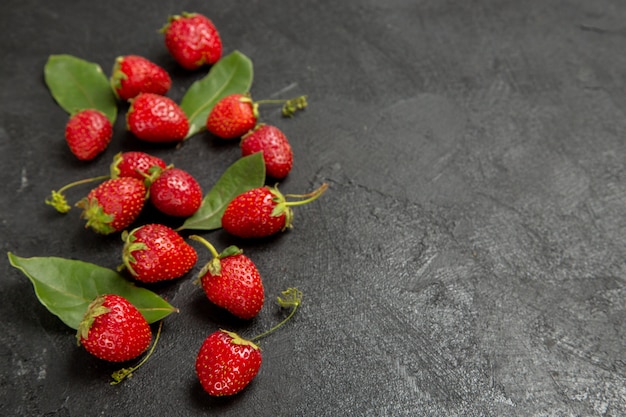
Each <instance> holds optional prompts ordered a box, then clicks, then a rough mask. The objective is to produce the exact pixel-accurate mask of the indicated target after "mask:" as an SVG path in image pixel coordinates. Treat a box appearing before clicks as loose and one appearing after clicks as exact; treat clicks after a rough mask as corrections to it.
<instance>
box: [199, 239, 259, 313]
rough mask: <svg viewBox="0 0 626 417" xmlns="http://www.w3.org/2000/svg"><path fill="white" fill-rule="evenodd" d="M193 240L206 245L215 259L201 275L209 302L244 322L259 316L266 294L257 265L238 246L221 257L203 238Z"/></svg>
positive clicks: (226, 250) (201, 281) (229, 248)
mask: <svg viewBox="0 0 626 417" xmlns="http://www.w3.org/2000/svg"><path fill="white" fill-rule="evenodd" d="M189 238H190V239H194V240H197V241H199V242H201V243H202V244H204V245H205V246H206V247H207V248H208V249H209V251H210V252H211V254H212V255H213V259H211V260H210V261H209V262H208V263H207V264H206V265H205V267H204V268H202V271H200V275H199V283H200V284H201V285H202V288H203V289H204V292H205V294H206V296H207V298H208V299H209V300H210V301H211V302H212V303H213V304H215V305H217V306H219V307H222V308H224V309H225V310H227V311H229V312H230V313H231V314H233V315H235V316H237V317H239V318H241V319H245V320H247V319H251V318H253V317H254V316H256V315H257V314H258V313H259V311H261V308H262V307H263V301H264V300H265V293H264V290H263V282H262V280H261V274H259V271H258V269H257V267H256V265H255V264H254V262H252V260H251V259H250V258H248V257H247V256H245V255H244V254H243V251H242V250H241V249H239V248H237V247H236V246H229V247H228V248H226V249H225V250H224V251H223V252H222V253H218V252H217V250H216V249H215V247H214V246H213V245H211V244H210V243H209V242H208V241H206V240H205V239H203V238H202V237H200V236H196V235H192V236H189Z"/></svg>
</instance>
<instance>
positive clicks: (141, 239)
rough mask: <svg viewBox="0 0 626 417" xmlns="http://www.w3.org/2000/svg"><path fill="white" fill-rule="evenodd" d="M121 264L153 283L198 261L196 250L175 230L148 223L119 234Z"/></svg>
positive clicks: (186, 270) (138, 278)
mask: <svg viewBox="0 0 626 417" xmlns="http://www.w3.org/2000/svg"><path fill="white" fill-rule="evenodd" d="M122 240H124V248H123V250H122V259H123V262H124V266H125V267H126V269H127V270H128V271H129V272H130V274H131V275H132V276H133V277H134V278H135V279H136V280H138V281H141V282H146V283H152V282H157V281H164V280H169V279H175V278H179V277H181V276H183V275H184V274H185V273H187V272H188V271H189V270H190V269H191V268H192V267H193V266H194V265H195V264H196V261H197V260H198V254H197V253H196V250H195V249H194V248H193V247H192V246H191V245H189V244H188V243H187V242H185V240H184V239H183V238H182V236H180V235H179V234H178V233H177V232H176V231H175V230H174V229H171V228H169V227H167V226H164V225H162V224H147V225H144V226H140V227H138V228H136V229H134V230H132V231H131V232H130V233H127V232H124V233H122Z"/></svg>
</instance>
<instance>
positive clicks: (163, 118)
mask: <svg viewBox="0 0 626 417" xmlns="http://www.w3.org/2000/svg"><path fill="white" fill-rule="evenodd" d="M163 33H164V35H165V45H166V47H167V49H168V50H169V52H170V54H171V56H172V57H173V58H174V59H175V60H176V61H177V62H178V63H179V64H180V65H181V66H182V67H183V68H186V69H197V68H199V67H201V66H203V65H212V64H215V63H216V62H217V61H218V60H219V59H220V57H221V54H222V42H221V40H220V37H219V34H218V31H217V29H216V28H215V26H214V25H213V23H212V22H211V21H210V20H209V19H208V18H207V17H205V16H203V15H201V14H198V13H184V14H182V15H177V16H172V17H171V18H170V20H169V22H168V24H167V25H166V26H165V27H164V28H163ZM110 83H111V86H112V88H113V91H114V93H115V95H116V97H117V98H118V99H120V100H126V101H128V102H129V103H130V106H129V109H128V112H127V115H126V122H127V127H128V130H129V131H130V132H131V133H133V135H135V136H136V137H137V138H138V139H141V140H144V141H149V142H176V141H182V140H184V139H185V138H186V137H187V135H188V131H189V121H188V119H187V117H186V115H185V113H184V112H183V111H182V110H181V108H180V107H179V106H178V105H177V104H176V103H175V102H174V101H173V100H171V99H169V98H167V97H166V96H165V94H166V92H167V91H168V90H169V89H170V87H171V83H172V81H171V78H170V76H169V75H168V74H167V72H166V71H165V70H164V69H163V68H161V67H159V66H158V65H156V64H154V63H153V62H151V61H149V60H147V59H146V58H143V57H141V56H137V55H127V56H123V57H119V58H118V59H117V60H116V62H115V65H114V69H113V72H112V75H111V77H110ZM260 103H262V102H253V101H252V99H251V98H250V95H249V94H232V95H228V96H226V97H223V98H222V99H221V100H219V101H218V102H217V103H216V104H215V106H214V107H213V109H212V110H211V111H210V113H209V115H208V117H207V120H206V129H207V130H208V131H209V132H210V133H211V134H213V135H215V136H218V137H220V138H223V139H234V138H241V141H240V146H241V150H242V156H247V155H252V154H255V153H258V152H262V155H263V160H264V163H265V168H266V174H267V176H269V177H272V178H274V179H281V178H284V177H285V176H287V175H288V173H289V172H290V170H291V168H292V164H293V153H292V149H291V146H290V145H289V142H288V140H287V138H286V137H285V135H284V134H283V133H282V132H281V131H280V130H279V129H278V128H277V127H275V126H271V125H267V124H263V123H258V105H259V104H260ZM305 106H306V100H305V98H304V97H299V98H297V99H295V100H289V101H287V103H286V105H285V106H284V107H283V114H284V115H286V116H289V115H291V114H292V113H293V112H294V111H296V110H298V109H302V108H304V107H305ZM111 136H112V125H111V122H110V119H109V118H107V116H105V115H104V114H103V113H102V112H99V111H98V110H95V109H82V110H80V111H78V112H76V113H74V114H72V115H71V117H70V120H69V122H68V123H67V126H66V130H65V137H66V141H67V143H68V145H69V148H70V150H71V151H72V152H73V153H74V155H76V156H77V157H78V158H79V159H81V160H90V159H93V158H95V157H96V156H97V155H98V154H100V153H101V152H102V151H103V150H104V149H105V148H106V147H107V146H108V143H109V142H110V140H111ZM90 181H102V182H101V183H100V184H99V185H98V186H97V187H95V188H93V189H92V190H91V191H90V192H89V193H88V194H87V196H86V197H84V198H83V199H81V200H80V201H79V202H78V203H77V204H76V205H77V206H78V207H79V208H81V209H82V214H81V217H82V218H83V219H84V220H85V221H86V227H88V228H90V229H92V230H93V231H95V232H97V233H100V234H111V233H116V232H122V240H123V242H124V245H123V249H122V259H123V268H124V269H126V271H127V272H128V273H129V274H130V275H131V276H132V278H133V279H135V280H137V281H139V282H142V283H154V282H158V281H163V280H171V279H176V278H180V277H182V276H183V275H185V274H186V273H188V272H189V271H190V270H191V269H192V268H193V267H194V265H195V264H196V263H197V260H198V254H197V252H196V250H195V249H194V248H193V247H192V246H191V245H189V244H188V243H187V242H186V241H185V239H184V238H183V237H182V236H181V235H180V234H179V233H178V232H177V231H176V230H174V229H172V228H170V227H168V226H165V225H162V224H156V223H155V224H146V225H141V226H139V227H136V228H134V229H132V230H130V231H128V230H127V228H128V227H129V226H131V225H132V224H133V223H134V222H135V221H136V220H137V218H138V216H139V214H140V213H141V211H142V210H143V208H144V205H145V204H146V203H147V202H148V201H149V202H150V203H151V204H152V205H153V206H154V207H155V208H156V209H158V210H159V211H160V212H162V213H164V214H166V215H168V216H174V217H180V218H187V217H189V216H192V215H193V214H194V213H196V212H197V211H198V209H199V208H200V207H201V205H202V203H203V197H202V196H203V194H202V189H201V187H200V185H199V183H198V181H197V180H196V179H195V178H193V176H192V175H190V174H189V173H188V172H186V171H185V170H182V169H180V168H175V167H173V166H168V165H167V164H166V163H165V161H163V160H162V159H160V158H158V157H155V156H153V155H150V154H147V153H144V152H123V153H120V154H118V155H116V156H115V159H114V161H113V162H112V164H111V167H110V173H109V174H108V175H105V176H101V177H96V178H92V179H88V180H80V181H76V182H74V183H72V184H69V185H67V186H65V187H63V188H61V189H59V190H58V191H53V192H52V196H51V197H50V198H49V199H48V200H46V202H47V203H48V204H50V205H52V206H54V207H55V208H56V209H57V210H58V211H59V212H62V213H65V212H68V211H69V210H70V209H71V207H70V205H69V204H68V203H67V201H66V198H65V195H64V192H65V191H66V190H67V189H68V188H69V187H73V186H75V185H79V184H84V183H87V182H90ZM325 189H326V184H324V185H322V186H321V187H320V188H318V189H317V190H315V191H314V192H312V193H309V194H305V195H299V196H297V197H299V198H298V200H297V201H287V198H286V197H285V196H284V195H282V194H281V193H280V192H279V191H278V189H277V188H276V187H272V188H270V187H260V188H255V189H251V190H249V191H247V192H245V193H243V194H241V195H239V196H237V197H235V198H234V199H233V200H232V201H230V203H229V204H228V205H227V207H226V209H225V211H224V213H223V216H222V219H221V225H222V228H223V229H224V230H225V231H226V232H228V233H230V234H232V235H234V236H238V237H241V238H259V237H265V236H270V235H273V234H275V233H278V232H280V231H283V230H285V229H287V228H289V227H290V226H291V222H292V218H293V212H292V208H291V207H292V206H294V205H299V204H305V203H307V202H310V201H313V200H315V199H316V198H317V197H319V196H320V195H321V194H322V193H323V192H324V191H325ZM287 197H289V195H287ZM189 238H190V239H192V240H195V241H197V242H200V243H201V244H202V245H203V246H205V247H206V248H207V249H208V250H209V252H210V253H211V255H212V259H211V260H210V261H209V262H208V263H207V264H206V266H204V267H203V268H202V270H201V271H200V274H199V278H198V281H197V282H198V284H200V285H201V286H202V288H203V289H204V292H205V293H206V296H207V297H208V299H209V300H210V301H211V302H212V303H214V304H215V305H217V306H219V307H221V308H224V309H226V310H227V311H229V312H230V313H232V314H233V315H235V316H237V317H239V318H242V319H251V318H253V317H255V316H256V315H257V314H258V313H259V311H260V310H261V308H262V306H263V303H264V299H265V298H264V288H263V283H262V279H261V275H260V273H259V271H258V270H257V268H256V266H255V264H254V263H253V262H252V260H250V259H249V258H248V257H246V256H245V255H243V253H242V251H241V250H240V249H239V248H237V247H235V246H230V247H228V248H226V249H225V250H223V251H222V252H221V253H219V252H218V251H217V250H216V249H215V248H214V247H213V245H211V243H209V242H208V241H207V240H205V239H204V238H202V237H200V236H198V235H191V236H189ZM278 301H279V304H280V305H281V306H282V307H290V308H292V311H291V314H290V315H289V316H288V317H287V318H286V319H285V321H286V320H288V319H289V318H290V317H291V315H292V314H293V313H294V312H295V310H296V308H297V307H298V305H299V304H300V301H301V293H300V292H299V291H298V290H296V289H293V288H291V289H289V290H287V291H285V292H284V293H283V297H279V298H278ZM285 321H283V322H281V323H279V324H278V325H277V326H275V327H274V328H272V329H270V330H271V331H273V330H274V329H275V328H277V327H279V326H280V325H282V323H284V322H285ZM266 333H268V332H266ZM266 333H264V334H262V335H259V336H257V337H256V338H253V339H252V340H245V339H243V338H241V337H239V336H238V335H236V334H235V333H232V332H228V331H225V330H219V331H216V332H214V333H213V334H211V335H209V336H208V337H207V338H206V340H205V341H204V343H203V344H202V347H201V348H200V351H199V353H198V356H197V359H196V372H197V375H198V378H199V380H200V382H201V384H202V386H203V388H204V389H205V390H206V391H207V392H208V393H209V394H211V395H215V396H222V395H232V394H235V393H237V392H239V391H241V390H242V389H243V388H244V387H245V386H246V385H247V384H248V383H249V382H250V381H251V380H252V379H253V378H254V377H255V375H256V374H257V372H258V370H259V368H260V365H261V353H260V350H259V347H258V346H257V345H256V344H255V343H254V342H253V340H256V339H258V338H259V337H261V336H264V335H265V334H266ZM77 338H78V341H79V343H80V344H81V345H82V346H84V348H85V349H86V350H87V351H88V352H90V353H92V354H93V355H95V356H97V357H99V358H101V359H105V360H108V361H114V362H122V361H127V360H130V359H133V358H136V357H137V356H139V355H141V354H142V353H144V352H146V351H147V350H148V347H149V345H150V343H151V341H152V332H151V329H150V326H149V325H148V323H147V322H146V320H145V318H144V317H143V316H142V315H141V313H140V312H139V311H138V310H137V309H136V308H135V307H134V306H133V305H132V304H131V303H130V302H128V300H126V299H124V298H123V297H121V296H119V295H115V294H105V295H101V296H99V297H97V298H96V299H95V300H93V302H92V303H91V304H90V305H89V307H88V309H87V312H86V313H85V316H84V319H83V320H82V322H81V324H80V326H79V329H78V332H77ZM134 369H135V368H132V369H130V370H123V372H122V373H121V374H119V375H118V376H117V377H115V376H114V378H117V379H119V380H121V379H123V378H124V376H127V375H128V373H129V372H130V371H132V370H134Z"/></svg>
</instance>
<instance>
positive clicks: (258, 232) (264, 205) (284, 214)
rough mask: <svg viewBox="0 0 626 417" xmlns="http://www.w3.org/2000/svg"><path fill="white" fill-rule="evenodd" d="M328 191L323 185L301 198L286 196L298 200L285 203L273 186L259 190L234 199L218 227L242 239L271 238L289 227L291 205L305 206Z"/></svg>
mask: <svg viewBox="0 0 626 417" xmlns="http://www.w3.org/2000/svg"><path fill="white" fill-rule="evenodd" d="M326 188H328V185H327V184H326V183H324V184H322V185H321V186H320V187H319V188H318V189H317V190H315V191H313V192H311V193H309V194H303V195H295V194H287V195H286V196H287V197H297V198H301V199H300V200H297V201H287V200H286V198H285V197H286V196H284V195H283V194H281V193H280V192H279V191H278V189H277V188H275V187H272V188H270V187H260V188H255V189H252V190H250V191H247V192H245V193H243V194H240V195H238V196H237V197H235V198H234V199H233V200H232V201H231V202H230V203H228V205H227V206H226V210H225V211H224V214H223V215H222V228H223V229H224V230H225V231H226V232H228V233H230V234H232V235H235V236H238V237H242V238H259V237H266V236H271V235H273V234H275V233H278V232H280V231H284V230H286V229H288V228H290V227H291V226H292V221H293V210H292V209H291V207H292V206H297V205H303V204H307V203H309V202H311V201H313V200H315V199H317V198H318V197H319V196H320V195H322V193H324V191H325V190H326Z"/></svg>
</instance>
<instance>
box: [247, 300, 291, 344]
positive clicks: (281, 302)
mask: <svg viewBox="0 0 626 417" xmlns="http://www.w3.org/2000/svg"><path fill="white" fill-rule="evenodd" d="M282 295H283V296H284V298H281V296H278V297H277V301H278V305H280V306H281V307H283V308H291V311H290V312H289V315H288V316H287V317H285V319H284V320H283V321H281V322H280V323H278V324H277V325H275V326H274V327H272V328H271V329H269V330H267V331H265V332H263V333H261V334H258V335H256V336H254V337H253V338H252V339H250V341H253V342H254V341H255V340H259V339H261V338H263V337H265V336H267V335H269V334H270V333H273V332H274V331H275V330H277V329H278V328H279V327H281V326H282V325H283V324H285V323H287V322H288V321H289V320H290V319H291V318H292V317H293V315H294V314H296V310H297V309H298V307H299V306H300V304H301V303H302V291H300V290H298V289H297V288H287V289H286V290H285V291H283V292H282Z"/></svg>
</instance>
